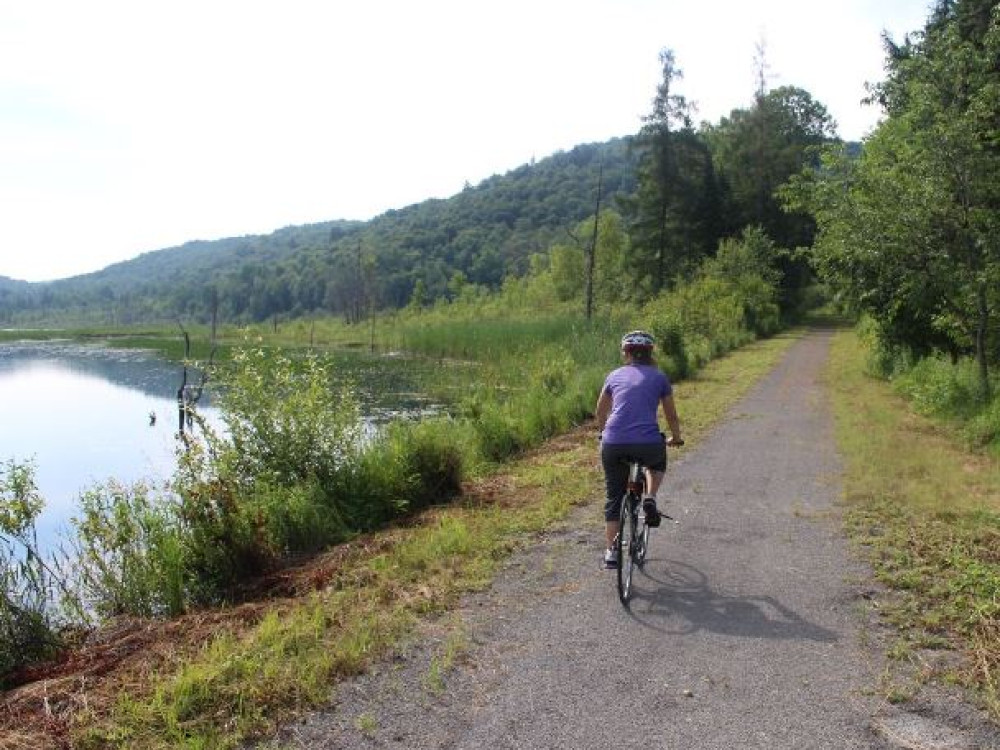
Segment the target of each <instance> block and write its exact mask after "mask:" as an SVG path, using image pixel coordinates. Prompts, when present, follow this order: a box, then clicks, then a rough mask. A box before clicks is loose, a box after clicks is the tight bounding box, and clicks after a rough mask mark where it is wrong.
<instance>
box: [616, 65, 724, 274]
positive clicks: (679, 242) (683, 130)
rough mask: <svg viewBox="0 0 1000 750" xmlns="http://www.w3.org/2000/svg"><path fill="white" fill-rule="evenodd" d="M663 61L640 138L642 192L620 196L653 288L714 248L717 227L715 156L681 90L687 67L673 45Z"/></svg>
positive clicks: (638, 260) (642, 268)
mask: <svg viewBox="0 0 1000 750" xmlns="http://www.w3.org/2000/svg"><path fill="white" fill-rule="evenodd" d="M660 64H661V66H662V74H663V77H662V80H661V81H660V83H659V85H658V87H657V91H656V96H655V98H654V99H653V109H652V112H651V113H650V114H649V115H647V116H646V117H644V118H643V123H644V124H643V126H642V129H641V130H640V131H639V134H638V136H637V137H636V140H635V146H636V150H637V151H638V153H639V164H638V179H639V188H638V192H637V194H636V195H635V196H634V198H633V199H631V200H629V199H626V200H624V201H621V205H622V209H623V211H624V212H625V213H626V215H627V216H628V219H629V234H630V236H631V238H632V252H633V253H634V254H635V259H636V262H635V266H636V268H637V271H638V273H639V274H640V276H641V277H642V278H644V280H645V281H646V283H647V285H648V286H649V289H650V291H651V292H654V293H655V292H658V291H659V290H661V289H663V288H664V287H665V286H667V284H668V283H669V280H670V278H671V277H674V276H677V275H681V274H684V273H686V272H688V271H690V270H691V269H692V268H693V267H694V266H695V265H697V263H698V261H699V260H700V259H701V258H702V257H704V255H705V254H707V253H709V252H711V249H712V247H713V246H714V239H715V237H714V233H715V227H716V216H715V200H714V198H715V195H716V191H715V175H714V171H713V167H712V160H711V157H710V154H709V152H708V149H707V147H706V145H705V144H704V142H703V141H702V140H701V139H700V137H699V136H698V135H697V134H696V133H695V132H694V130H693V127H692V121H691V106H690V105H689V104H688V102H687V100H686V99H685V98H684V97H683V96H682V95H680V94H678V93H677V83H678V81H679V80H680V79H681V77H682V75H683V74H682V71H681V69H680V68H679V67H678V66H677V63H676V60H675V58H674V53H673V51H671V50H669V49H664V50H662V51H661V52H660Z"/></svg>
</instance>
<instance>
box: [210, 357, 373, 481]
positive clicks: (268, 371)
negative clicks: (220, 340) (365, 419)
mask: <svg viewBox="0 0 1000 750" xmlns="http://www.w3.org/2000/svg"><path fill="white" fill-rule="evenodd" d="M219 377H220V379H221V388H220V389H219V403H220V409H221V411H222V415H223V417H222V418H223V422H224V423H225V426H226V430H227V432H228V443H229V446H228V447H229V450H228V451H226V457H227V461H228V463H229V466H228V468H227V471H228V473H230V474H231V476H232V478H233V479H234V481H237V482H251V483H252V482H254V481H257V480H262V479H268V480H270V481H273V482H277V483H278V484H282V485H285V486H291V485H293V484H295V483H296V482H298V481H301V480H311V479H314V478H316V479H319V480H320V482H323V481H325V480H329V479H332V478H333V477H334V476H335V475H336V474H337V472H338V471H339V470H340V468H341V467H343V466H345V465H346V464H349V463H350V462H351V460H353V458H354V457H355V455H356V453H357V451H358V449H359V447H360V445H361V442H362V425H361V415H360V412H359V408H358V403H357V399H356V397H355V396H354V394H353V393H352V391H351V389H350V387H349V386H346V385H345V386H342V387H341V388H340V389H338V390H334V389H333V388H332V384H331V373H330V370H329V367H328V365H327V363H325V362H324V361H323V360H322V359H321V358H320V357H318V356H317V355H315V354H312V353H309V354H304V355H302V356H301V357H300V358H297V359H295V360H292V359H291V358H290V357H288V356H286V355H285V354H283V353H281V352H272V351H268V350H265V349H263V348H260V347H256V348H241V349H237V350H235V351H234V353H233V358H232V362H231V366H230V368H229V369H228V371H225V372H221V373H219Z"/></svg>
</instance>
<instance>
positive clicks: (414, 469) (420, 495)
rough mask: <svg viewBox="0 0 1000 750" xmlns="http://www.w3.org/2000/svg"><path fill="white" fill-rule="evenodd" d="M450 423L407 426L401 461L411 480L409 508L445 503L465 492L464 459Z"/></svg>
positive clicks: (437, 422)
mask: <svg viewBox="0 0 1000 750" xmlns="http://www.w3.org/2000/svg"><path fill="white" fill-rule="evenodd" d="M450 429H451V424H450V422H448V421H444V420H441V421H433V422H431V421H428V422H422V423H418V424H415V425H409V424H408V425H405V426H404V429H403V433H404V437H405V442H404V443H403V444H402V447H403V450H402V452H401V453H402V455H401V459H402V461H403V464H404V466H405V471H406V473H407V474H408V475H409V476H410V477H411V478H412V483H411V486H410V487H409V492H408V496H409V509H410V510H417V509H419V508H423V507H425V506H428V505H432V504H434V503H440V502H444V501H446V500H450V499H452V498H453V497H456V496H458V495H459V494H461V492H462V471H463V463H464V462H463V456H462V452H461V450H460V448H459V447H458V444H457V441H456V440H455V438H454V436H453V434H452V435H449V430H450Z"/></svg>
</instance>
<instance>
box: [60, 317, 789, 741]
mask: <svg viewBox="0 0 1000 750" xmlns="http://www.w3.org/2000/svg"><path fill="white" fill-rule="evenodd" d="M793 341H794V337H793V336H784V337H776V338H774V339H770V340H767V341H763V342H758V343H756V344H753V345H751V346H748V347H746V348H745V349H743V350H740V351H738V352H736V353H733V354H731V355H729V356H727V357H724V358H722V359H720V360H718V361H717V362H714V363H712V364H710V365H709V366H708V367H706V368H705V369H704V370H703V371H702V373H701V374H700V376H699V377H698V378H697V379H695V380H692V381H689V382H685V383H684V384H683V385H681V386H679V387H678V389H677V399H678V404H679V408H680V411H681V416H682V419H683V420H684V422H685V431H686V436H687V437H688V438H689V439H690V440H691V442H692V443H697V442H698V440H699V438H700V437H701V436H702V435H704V433H705V431H706V430H707V429H708V427H709V426H710V425H711V424H712V423H714V422H715V421H717V420H718V419H719V418H720V417H721V416H722V415H723V414H724V413H725V410H726V409H727V408H728V407H729V406H731V405H732V404H733V403H734V402H735V401H736V400H737V399H738V398H739V397H740V396H742V395H743V394H744V393H745V392H746V391H747V390H748V389H749V388H751V387H752V386H753V384H754V383H755V382H756V380H757V379H758V378H759V377H760V376H761V375H763V374H765V373H766V372H768V371H769V370H770V369H771V368H772V367H773V366H774V364H775V362H776V361H777V360H778V358H779V357H780V356H781V355H782V353H783V352H784V351H785V349H786V348H787V347H788V346H789V345H790V344H791V343H792V342H793ZM591 438H592V436H591V435H590V433H589V432H587V431H580V432H579V433H576V435H575V437H573V438H572V439H566V438H564V439H562V440H561V441H560V446H561V447H560V449H559V450H553V449H552V448H547V449H543V450H542V451H539V452H538V453H536V454H533V455H528V456H525V457H523V458H521V459H519V460H517V461H515V462H514V463H512V464H510V465H508V467H507V468H506V469H505V473H504V474H503V475H501V476H499V477H493V478H491V479H489V480H487V485H488V486H489V487H498V486H499V487H501V488H502V489H501V490H499V494H500V496H501V498H502V502H500V503H498V502H496V501H495V500H494V497H493V495H494V494H495V493H490V492H487V491H484V492H475V491H473V492H470V493H469V494H467V495H466V497H465V499H464V501H463V502H462V503H461V504H459V505H456V506H452V507H446V508H435V509H431V510H429V511H427V512H426V513H424V514H423V515H422V516H420V517H419V518H418V519H416V522H415V525H413V526H411V527H408V528H402V529H396V530H390V531H385V532H380V533H378V534H376V535H373V537H372V540H373V546H374V547H375V548H377V549H379V550H381V551H380V552H379V553H378V554H376V555H374V556H372V555H371V554H370V553H366V552H365V549H366V548H364V547H359V548H358V550H357V553H356V554H350V555H348V556H347V559H346V560H345V561H344V563H343V564H342V565H341V566H340V567H339V568H338V569H337V571H336V574H335V576H334V579H333V580H331V581H330V583H329V585H328V586H327V587H326V588H324V589H323V590H322V591H320V592H318V593H316V594H313V595H310V596H308V597H305V598H303V599H299V600H293V601H290V602H287V603H285V604H280V605H279V604H276V605H275V607H274V611H273V612H272V613H270V614H268V615H267V616H265V617H264V618H263V619H261V620H260V622H259V623H258V624H256V625H248V626H247V627H246V628H245V629H242V630H240V631H238V632H237V631H233V632H220V633H219V634H218V635H217V636H216V637H215V638H214V639H212V640H211V642H210V643H208V644H206V645H205V646H204V647H203V648H201V649H200V650H197V651H195V652H194V653H186V654H184V655H178V657H177V659H176V660H175V662H174V665H173V666H172V667H171V666H165V667H163V668H161V670H160V671H159V672H158V673H156V674H151V675H146V676H145V678H144V680H143V681H142V683H141V685H135V686H131V687H130V689H129V690H127V691H123V693H122V695H121V696H120V697H119V699H118V701H117V702H116V703H115V704H114V706H113V707H112V708H111V710H110V711H108V712H106V713H101V714H99V715H98V714H91V715H90V716H89V717H88V716H81V717H80V723H79V725H78V727H77V729H76V740H77V742H78V745H79V746H80V747H85V748H88V747H92V748H97V747H101V748H114V747H143V748H166V747H184V748H209V747H213V748H214V747H234V746H236V745H238V744H239V742H240V741H242V740H243V739H244V738H247V737H250V736H257V735H260V734H262V733H266V732H268V731H269V730H270V729H271V728H273V727H274V726H275V725H276V723H278V722H280V721H283V720H286V719H287V718H288V717H290V716H291V715H293V714H294V713H296V712H298V711H301V710H303V709H306V708H308V707H310V706H313V705H316V704H318V703H320V702H322V701H323V700H324V699H325V698H326V696H327V695H328V691H329V689H330V688H331V686H332V685H333V684H334V683H335V682H336V681H337V680H339V679H342V678H343V677H345V676H348V675H352V674H356V673H358V672H359V671H361V670H363V669H365V668H366V666H367V665H368V664H370V663H371V662H372V660H374V659H378V658H381V657H383V656H385V655H386V654H388V653H390V652H391V651H392V650H393V648H394V647H395V644H397V643H399V642H401V641H405V639H406V638H407V637H411V636H412V634H413V632H414V623H415V622H417V620H418V619H419V618H422V617H426V616H428V615H433V614H435V613H439V612H442V611H445V610H447V609H448V608H449V607H451V606H452V605H453V604H454V603H455V602H457V600H458V598H459V596H461V594H463V593H465V592H468V591H472V590H476V589H480V588H482V587H484V586H486V585H488V584H489V582H490V581H491V580H492V577H493V576H494V575H495V572H496V570H497V568H498V566H499V565H500V564H501V563H502V561H503V560H504V559H505V558H506V557H507V555H508V554H509V553H510V552H511V550H513V549H515V548H516V547H517V546H518V545H520V544H523V543H525V541H526V540H527V539H530V538H531V535H533V534H535V533H537V532H539V531H541V530H544V529H547V528H551V527H553V526H554V525H557V524H559V523H560V522H561V521H562V520H563V519H564V518H565V517H566V515H567V514H568V513H569V511H570V509H571V508H572V507H573V506H574V505H577V504H580V503H593V504H596V503H598V502H599V495H600V489H599V488H600V485H601V474H600V468H599V466H598V465H597V461H596V459H595V454H594V446H593V441H592V439H591ZM598 517H599V515H595V523H597V522H598V521H597V520H596V519H597V518H598ZM463 644H464V640H463V637H462V635H461V634H460V633H459V634H453V635H452V636H451V637H449V639H448V641H447V643H446V645H445V648H444V650H443V651H442V653H441V654H439V655H438V658H437V660H436V662H435V663H434V664H432V665H431V667H430V668H429V671H428V686H429V689H437V688H441V687H443V680H444V674H445V672H446V671H447V670H448V669H450V668H451V667H452V665H453V664H454V661H455V659H456V658H457V657H458V655H459V653H460V651H461V649H462V648H464V645H463Z"/></svg>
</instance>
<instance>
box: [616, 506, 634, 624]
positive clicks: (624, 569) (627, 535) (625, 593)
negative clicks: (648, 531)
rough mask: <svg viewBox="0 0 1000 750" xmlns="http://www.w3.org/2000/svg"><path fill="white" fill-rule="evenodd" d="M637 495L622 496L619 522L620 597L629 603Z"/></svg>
mask: <svg viewBox="0 0 1000 750" xmlns="http://www.w3.org/2000/svg"><path fill="white" fill-rule="evenodd" d="M637 506H638V502H637V499H636V498H635V497H633V496H632V495H630V494H626V495H625V497H623V498H622V509H621V515H620V516H619V524H618V598H619V599H620V600H621V603H622V604H624V605H626V606H627V605H628V600H629V597H630V596H631V595H632V572H633V570H634V569H635V548H636V542H637V541H638V540H637V538H636V525H637V524H636V521H637V519H636V510H637Z"/></svg>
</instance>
